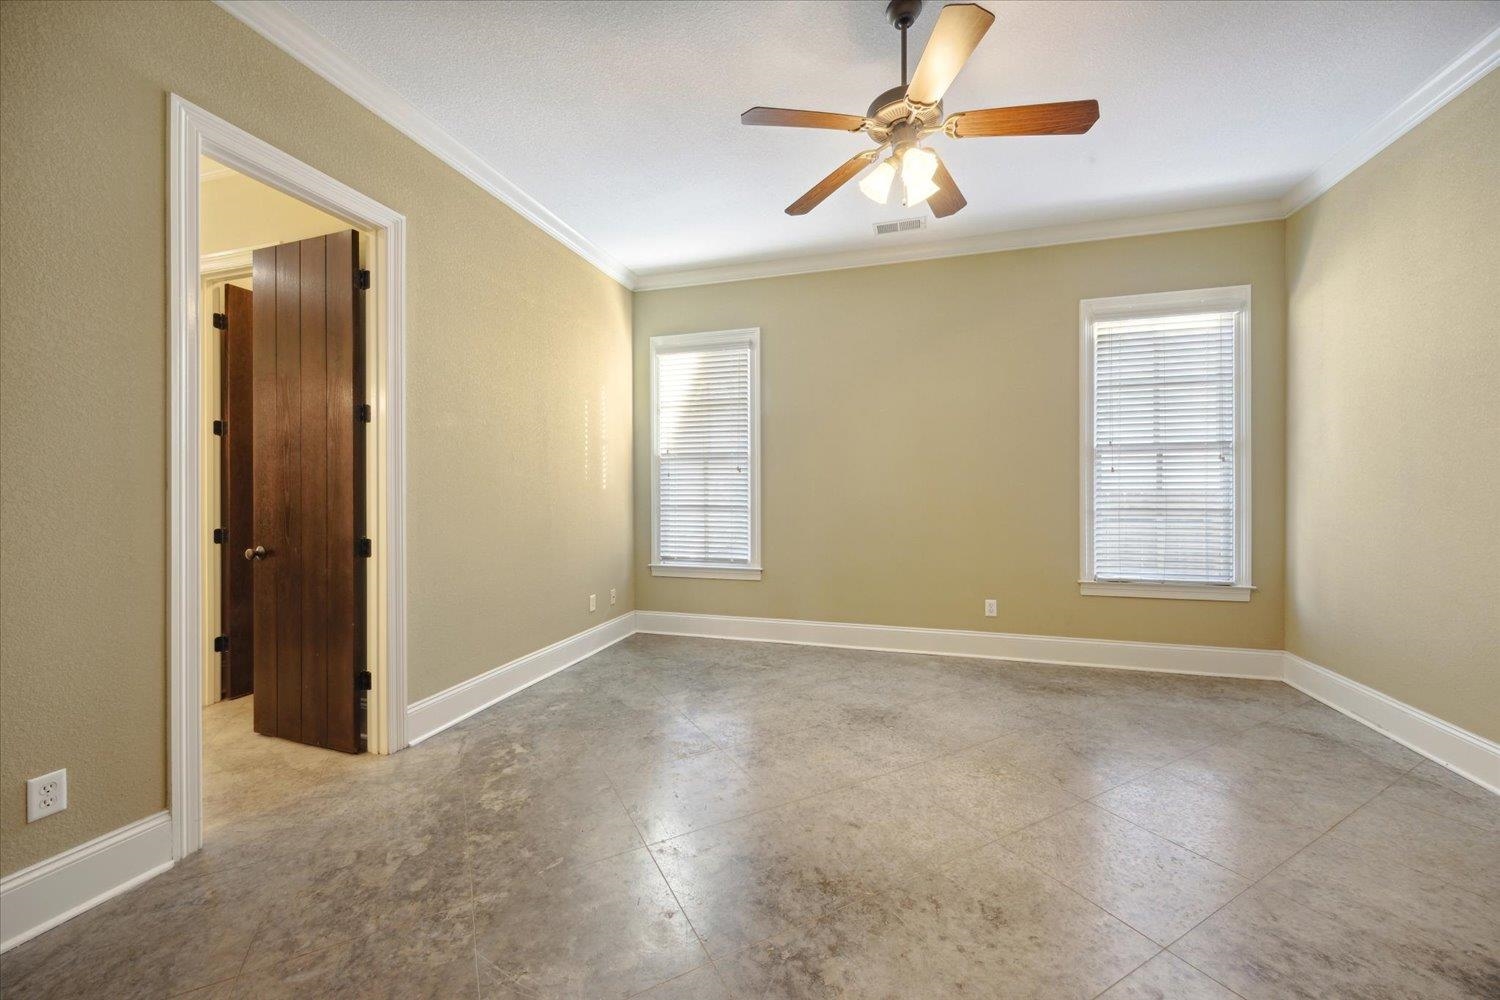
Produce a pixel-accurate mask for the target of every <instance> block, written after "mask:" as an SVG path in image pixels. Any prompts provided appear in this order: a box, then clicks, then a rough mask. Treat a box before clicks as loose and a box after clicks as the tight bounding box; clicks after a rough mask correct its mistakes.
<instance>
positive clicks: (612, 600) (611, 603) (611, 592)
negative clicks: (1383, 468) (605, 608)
mask: <svg viewBox="0 0 1500 1000" xmlns="http://www.w3.org/2000/svg"><path fill="white" fill-rule="evenodd" d="M609 606H610V607H614V606H615V588H613V587H610V588H609Z"/></svg>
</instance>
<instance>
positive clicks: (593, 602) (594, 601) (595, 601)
mask: <svg viewBox="0 0 1500 1000" xmlns="http://www.w3.org/2000/svg"><path fill="white" fill-rule="evenodd" d="M589 610H590V611H598V610H599V595H597V594H590V595H589Z"/></svg>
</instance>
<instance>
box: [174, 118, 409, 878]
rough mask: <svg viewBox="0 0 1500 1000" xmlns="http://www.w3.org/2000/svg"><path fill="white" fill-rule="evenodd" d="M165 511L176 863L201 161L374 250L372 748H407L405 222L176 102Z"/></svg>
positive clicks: (194, 542)
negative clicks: (307, 208) (350, 229)
mask: <svg viewBox="0 0 1500 1000" xmlns="http://www.w3.org/2000/svg"><path fill="white" fill-rule="evenodd" d="M170 118H171V154H170V156H169V158H168V172H169V176H168V182H169V202H170V231H169V234H168V240H169V243H170V245H171V259H170V267H171V270H170V297H169V303H170V324H171V327H170V329H169V331H168V342H169V344H170V357H171V374H170V383H169V392H170V394H171V417H170V458H171V471H170V477H171V479H170V497H171V531H170V535H169V537H168V545H169V558H168V594H169V610H168V658H169V665H170V676H171V685H170V686H171V707H170V718H169V722H170V735H169V744H170V757H169V759H168V767H169V774H170V778H171V789H172V790H171V807H170V808H171V814H172V853H173V857H176V858H182V857H184V856H186V855H188V854H191V853H192V852H194V851H196V850H197V849H198V848H199V847H200V846H202V843H203V771H202V767H203V760H202V757H203V690H202V685H203V670H202V663H201V660H200V657H201V655H202V653H201V650H202V648H203V645H202V640H203V606H202V605H203V586H202V581H203V572H204V569H205V566H204V560H203V553H202V549H201V545H200V538H201V534H202V526H203V514H204V512H203V510H202V509H201V497H200V494H199V488H198V487H199V476H200V475H201V472H202V470H201V469H200V466H199V457H200V455H201V445H202V437H203V435H204V434H206V433H208V432H209V419H208V415H207V414H205V413H204V412H203V395H202V392H201V388H202V386H201V381H202V365H201V359H200V357H199V345H200V341H201V339H202V338H201V331H200V330H199V317H198V311H199V309H200V307H201V303H200V302H199V298H200V296H201V295H202V287H203V286H202V282H201V275H200V267H201V263H200V260H199V253H198V188H199V177H198V170H199V164H198V159H199V157H200V156H209V157H212V158H213V159H215V160H217V161H219V162H220V163H222V164H224V165H225V166H227V167H232V168H233V169H235V170H237V171H239V172H240V173H243V174H245V175H247V176H249V177H253V178H254V179H256V180H258V181H261V182H262V183H264V184H268V185H270V186H271V187H274V188H276V189H277V190H279V191H281V192H283V193H285V194H288V195H291V196H292V197H294V198H298V199H300V200H302V201H304V202H306V203H308V204H310V205H313V206H314V207H316V208H319V209H322V210H323V211H325V212H328V213H330V214H332V215H336V216H339V217H340V218H343V219H347V220H349V221H350V222H351V223H353V224H354V226H355V227H356V228H359V229H361V230H363V231H365V232H367V233H368V234H369V236H370V242H371V246H372V249H373V252H372V254H371V260H369V261H368V267H369V268H370V272H371V300H370V302H369V303H368V304H369V306H370V308H368V309H366V311H365V315H366V323H367V324H368V326H369V328H370V332H371V333H373V336H372V337H371V338H370V350H369V352H368V355H367V356H368V358H369V363H368V364H367V365H366V371H367V374H366V378H367V380H368V384H367V390H368V396H367V398H368V399H369V400H370V405H371V408H372V410H373V418H374V419H373V423H372V424H371V438H372V439H373V446H372V447H370V451H369V460H368V461H367V462H366V466H367V470H366V477H367V478H366V481H367V484H368V488H367V490H366V496H367V497H368V498H369V499H368V503H369V511H368V523H369V524H370V526H371V528H372V530H371V533H370V535H371V538H373V539H374V543H375V544H374V556H373V558H372V559H371V565H370V567H369V569H370V572H369V581H370V586H369V591H368V599H369V613H368V615H367V618H368V621H367V636H368V642H367V644H366V646H367V648H368V650H369V664H368V666H369V669H370V672H371V674H372V675H373V689H372V690H371V692H370V700H369V715H368V723H367V724H368V727H369V728H368V732H369V747H370V749H371V750H372V751H374V752H375V753H394V752H395V751H397V750H400V749H401V748H402V747H404V746H406V505H405V497H406V422H405V394H406V388H405V386H406V377H405V338H406V323H405V319H406V306H405V291H406V218H405V216H403V215H401V214H400V213H398V212H394V211H392V210H391V209H389V208H387V207H385V206H384V205H381V204H380V203H378V202H376V201H374V200H372V199H370V198H367V197H365V196H364V195H362V194H360V193H359V192H358V191H355V190H354V189H353V188H351V187H349V186H347V185H345V184H343V183H341V182H339V181H337V180H334V179H333V178H332V177H329V176H328V175H327V174H324V173H322V172H320V171H318V170H315V169H313V168H312V167H310V166H308V165H307V164H305V163H303V162H301V161H300V160H297V159H295V158H294V157H292V156H289V155H288V154H286V153H284V152H282V151H281V150H279V149H277V148H275V147H274V146H271V145H270V144H268V143H265V142H262V141H261V140H260V139H257V138H255V137H254V136H252V135H250V134H249V133H248V132H245V131H244V130H242V129H239V128H236V127H235V126H233V125H231V124H229V123H228V122H226V121H225V120H224V119H222V118H220V117H218V116H217V115H213V114H210V113H209V112H207V111H204V110H203V109H202V108H200V107H198V106H196V105H194V104H192V103H190V102H188V101H185V100H183V99H182V98H181V97H179V96H177V95H176V94H173V95H172V96H171V99H170Z"/></svg>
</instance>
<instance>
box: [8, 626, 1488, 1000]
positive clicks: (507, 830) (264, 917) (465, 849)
mask: <svg viewBox="0 0 1500 1000" xmlns="http://www.w3.org/2000/svg"><path fill="white" fill-rule="evenodd" d="M249 708H250V705H249V702H248V701H241V702H236V703H230V704H224V705H219V706H215V707H214V708H212V709H210V710H209V711H208V713H207V717H206V723H207V725H206V728H207V737H206V747H205V751H206V753H205V757H206V761H207V773H206V802H205V812H206V846H205V848H204V850H203V851H202V852H201V853H199V854H198V855H195V856H193V857H192V858H190V859H188V860H187V861H186V862H185V863H183V864H181V865H179V866H178V867H176V868H175V869H173V870H171V871H170V872H168V873H166V874H164V875H161V876H160V877H158V878H156V879H155V880H153V881H151V882H150V883H148V884H146V885H144V886H142V887H140V888H138V889H136V890H134V891H133V892H130V893H128V894H126V895H124V896H121V897H119V898H117V899H115V900H112V901H111V902H109V903H107V904H105V905H104V906H101V907H99V908H98V909H96V910H94V911H92V912H90V913H87V914H85V915H83V916H81V917H78V918H77V919H75V920H73V921H71V922H69V923H67V924H65V925H63V926H62V927H60V928H58V929H56V930H53V931H51V932H49V933H47V934H45V935H43V936H41V937H40V938H38V939H36V940H34V941H32V942H29V943H27V944H25V945H22V946H21V947H20V948H17V949H15V950H14V951H12V952H11V953H10V954H7V955H6V956H4V958H3V960H0V985H3V989H4V994H5V996H6V997H7V998H13V1000H22V998H29V997H40V996H58V997H92V996H99V997H135V996H142V997H162V996H178V995H186V996H191V997H195V998H200V1000H210V998H212V1000H221V998H230V997H253V998H257V1000H269V998H274V997H325V996H326V997H361V998H363V997H381V996H390V997H403V998H404V997H490V998H504V1000H521V998H543V997H563V998H594V997H615V998H626V997H636V996H640V997H648V998H653V1000H667V998H674V1000H716V998H725V997H741V998H763V997H770V998H774V997H797V998H801V997H882V998H940V997H941V998H946V997H1004V998H1011V997H1017V998H1019V997H1045V998H1049V1000H1050V998H1069V997H1080V998H1083V997H1104V998H1108V1000H1122V998H1147V997H1157V998H1190V997H1191V998H1233V997H1236V996H1238V997H1244V998H1260V997H1267V998H1270V997H1275V998H1281V997H1359V998H1365V997H1392V998H1394V997H1423V998H1442V997H1491V998H1493V997H1497V996H1500V798H1497V797H1496V796H1493V795H1491V794H1489V793H1487V792H1485V791H1484V790H1482V789H1481V788H1479V787H1478V786H1475V785H1472V784H1470V783H1468V782H1466V781H1464V780H1463V779H1461V778H1458V777H1456V776H1454V775H1453V774H1451V773H1450V772H1448V771H1446V770H1444V769H1443V768H1441V767H1438V766H1436V765H1433V764H1431V763H1428V762H1426V761H1424V760H1423V759H1422V758H1421V757H1418V756H1417V755H1416V754H1414V753H1412V752H1410V751H1408V750H1406V749H1404V748H1403V747H1401V746H1399V745H1397V744H1395V743H1393V742H1391V741H1389V740H1386V739H1384V738H1383V737H1381V736H1379V735H1378V734H1376V733H1374V732H1373V731H1371V730H1369V729H1366V728H1364V727H1362V726H1360V725H1358V724H1356V723H1354V722H1352V721H1350V720H1349V719H1346V718H1345V717H1343V716H1341V715H1339V714H1337V713H1335V712H1333V711H1331V710H1329V709H1326V708H1324V707H1322V706H1320V705H1318V704H1316V703H1314V702H1312V701H1310V700H1308V699H1307V698H1305V697H1303V696H1302V695H1301V694H1299V693H1298V692H1296V691H1294V690H1293V689H1292V688H1290V687H1286V686H1285V685H1282V684H1278V683H1274V682H1257V681H1231V680H1217V679H1212V678H1201V677H1181V676H1168V675H1161V674H1145V673H1130V672H1124V671H1109V670H1087V669H1078V668H1068V667H1056V666H1040V665H1031V664H1012V663H999V662H993V661H979V660H966V659H957V658H938V657H926V656H914V655H904V654H894V653H869V652H859V651H854V650H838V649H817V648H807V647H797V646H786V645H773V644H759V643H738V642H726V641H715V640H700V639H682V638H669V637H661V636H645V635H641V636H635V637H633V638H631V639H628V640H626V641H625V642H622V643H620V644H618V645H616V646H614V647H612V648H610V649H608V650H606V651H604V652H603V653H600V654H599V655H597V656H594V657H592V658H591V659H589V660H587V661H585V662H583V663H580V664H578V665H577V666H575V667H573V668H572V669H570V670H567V671H565V672H563V673H561V674H559V675H557V676H555V677H552V678H550V679H548V680H546V681H544V682H542V683H541V684H538V685H536V686H534V687H532V688H530V689H528V690H526V691H524V692H522V693H521V694H519V695H517V696H515V697H514V698H511V699H510V700H508V701H506V702H503V703H502V704H500V705H498V706H496V707H494V708H492V709H490V710H488V711H486V712H483V713H481V714H480V715H477V716H475V717H473V718H471V719H469V720H467V721H466V722H464V723H462V724H461V725H459V726H457V727H455V728H454V729H452V730H449V731H448V732H446V733H444V734H442V735H440V736H437V737H435V738H433V739H431V740H429V741H427V742H426V743H423V744H421V745H420V746H417V747H414V748H412V749H411V750H409V751H407V752H405V753H402V754H399V755H397V756H396V757H393V758H384V759H382V758H375V757H368V756H367V757H362V758H352V757H346V756H342V755H339V754H336V753H332V752H327V751H318V750H312V749H308V748H305V747H300V746H296V745H294V744H289V743H284V742H280V741H276V740H270V739H264V738H261V737H257V736H255V735H253V734H252V733H251V732H250V721H249Z"/></svg>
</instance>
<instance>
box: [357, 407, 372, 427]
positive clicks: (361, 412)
mask: <svg viewBox="0 0 1500 1000" xmlns="http://www.w3.org/2000/svg"><path fill="white" fill-rule="evenodd" d="M354 415H355V417H357V418H358V419H359V420H360V421H362V422H363V423H367V424H368V423H369V422H370V419H371V418H372V417H373V416H374V411H372V410H371V409H370V404H369V403H360V404H359V405H358V406H356V407H355V408H354Z"/></svg>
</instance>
